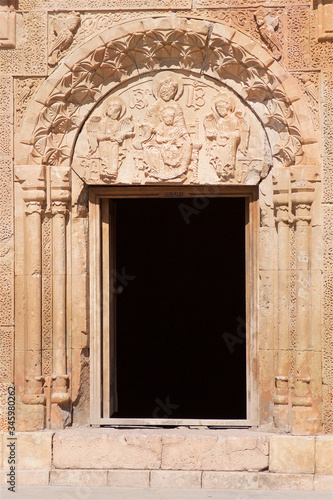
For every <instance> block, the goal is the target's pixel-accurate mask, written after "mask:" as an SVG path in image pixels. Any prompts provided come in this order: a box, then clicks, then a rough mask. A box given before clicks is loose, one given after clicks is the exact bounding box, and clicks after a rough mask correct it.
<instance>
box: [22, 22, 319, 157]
mask: <svg viewBox="0 0 333 500" xmlns="http://www.w3.org/2000/svg"><path fill="white" fill-rule="evenodd" d="M159 69H160V70H163V69H183V70H188V71H190V72H191V73H197V74H204V75H207V76H210V77H212V78H215V79H216V80H218V81H220V82H223V83H224V84H225V85H227V86H229V87H230V88H231V89H232V90H234V91H235V92H236V93H237V94H238V95H239V96H240V97H241V98H242V99H244V100H245V101H246V102H247V104H248V105H249V107H250V108H252V110H253V111H254V113H255V114H256V115H257V116H258V117H259V119H260V120H261V122H262V124H263V126H264V127H265V129H266V133H267V136H268V139H269V141H270V144H271V149H272V155H273V162H274V165H275V166H289V165H293V164H297V163H302V164H304V163H308V164H309V163H310V164H311V163H312V164H313V163H317V162H318V156H317V155H318V148H317V147H314V146H315V143H316V142H317V140H316V133H315V131H314V130H313V125H312V121H311V117H310V114H309V112H308V110H307V107H306V105H304V103H302V102H301V101H300V100H299V99H300V95H301V92H300V90H299V88H298V87H297V84H296V82H295V80H294V79H293V78H292V77H290V75H289V74H288V73H287V72H286V71H285V70H284V69H283V68H282V66H281V65H280V64H278V63H277V62H276V61H275V60H274V59H273V58H272V57H271V56H270V54H269V53H268V51H266V50H265V49H263V48H262V47H261V46H260V45H258V44H257V43H255V42H254V41H253V40H251V39H250V38H249V37H247V36H246V35H244V34H242V33H240V32H238V31H236V30H235V29H233V28H230V27H227V26H224V25H221V24H216V23H209V22H206V21H201V20H190V19H180V18H178V19H171V18H169V17H165V18H155V19H145V20H141V21H132V22H128V23H124V24H123V25H120V26H117V27H114V28H110V29H109V30H107V31H105V32H103V33H102V34H101V35H98V36H96V37H95V38H93V39H92V40H90V41H89V42H87V43H86V44H85V45H83V46H82V47H80V48H79V49H77V50H76V51H75V52H74V53H73V54H72V55H70V56H69V57H67V58H66V59H64V60H63V62H62V64H61V65H60V66H59V67H58V68H57V69H56V70H55V71H54V72H53V73H52V74H51V75H50V76H49V78H48V79H47V80H46V81H45V82H44V84H42V86H41V87H40V89H39V90H38V92H37V94H36V95H35V98H34V101H33V103H32V105H31V106H30V108H29V109H28V113H27V116H26V118H25V121H24V123H23V127H22V130H21V142H22V143H23V144H27V145H29V146H30V147H29V151H28V152H27V154H26V157H25V158H22V157H21V158H20V160H19V161H20V162H21V163H24V164H51V165H64V166H65V165H70V164H71V156H72V153H73V148H74V144H75V139H76V137H77V134H78V132H79V130H80V128H81V126H82V124H83V123H84V121H85V119H86V118H87V116H88V115H89V113H90V112H91V110H92V109H93V108H94V106H95V105H96V104H97V103H98V102H99V101H100V100H101V99H102V98H103V97H104V96H105V95H107V94H108V93H109V92H110V91H112V90H113V89H114V88H115V87H116V86H117V85H118V84H119V83H120V82H123V81H125V80H127V79H129V78H131V77H134V76H137V75H140V74H144V73H149V72H151V71H156V70H159Z"/></svg>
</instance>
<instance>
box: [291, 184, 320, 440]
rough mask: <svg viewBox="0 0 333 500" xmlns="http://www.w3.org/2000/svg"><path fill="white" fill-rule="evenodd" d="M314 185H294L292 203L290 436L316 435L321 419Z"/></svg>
mask: <svg viewBox="0 0 333 500" xmlns="http://www.w3.org/2000/svg"><path fill="white" fill-rule="evenodd" d="M314 191H315V188H314V185H313V184H311V183H310V182H305V181H302V182H295V183H294V184H293V185H292V193H291V201H292V207H293V212H294V220H295V225H296V227H295V230H296V349H295V373H294V380H293V385H294V392H293V397H292V432H293V433H295V434H306V433H311V434H312V433H316V432H318V429H319V426H320V419H318V418H317V417H318V415H315V413H316V412H315V411H312V408H311V407H312V404H313V401H312V393H311V381H312V374H311V358H312V356H313V353H312V352H311V341H310V339H311V337H310V333H311V332H310V325H311V292H312V291H311V255H310V248H311V246H310V241H311V219H312V217H311V207H312V203H313V202H314V200H315V194H314Z"/></svg>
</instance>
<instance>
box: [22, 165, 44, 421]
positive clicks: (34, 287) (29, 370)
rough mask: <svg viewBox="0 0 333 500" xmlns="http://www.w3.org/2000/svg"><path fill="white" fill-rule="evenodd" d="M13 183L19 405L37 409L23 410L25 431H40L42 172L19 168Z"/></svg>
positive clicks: (42, 399) (32, 168)
mask: <svg viewBox="0 0 333 500" xmlns="http://www.w3.org/2000/svg"><path fill="white" fill-rule="evenodd" d="M15 176H16V180H18V181H19V182H20V183H21V185H22V192H23V199H24V202H25V205H26V208H25V214H26V216H25V245H24V246H25V249H24V255H25V276H26V278H25V290H26V297H27V311H26V333H25V337H26V340H25V380H26V385H25V390H24V394H23V396H22V402H23V403H25V404H26V405H34V406H40V408H39V409H38V408H32V409H31V411H29V410H25V418H26V420H27V430H30V429H31V430H37V429H43V428H44V425H45V407H44V404H45V395H44V394H43V376H42V226H41V224H42V213H43V206H44V200H45V179H44V168H43V167H40V166H39V167H35V166H30V165H27V166H20V167H16V169H15Z"/></svg>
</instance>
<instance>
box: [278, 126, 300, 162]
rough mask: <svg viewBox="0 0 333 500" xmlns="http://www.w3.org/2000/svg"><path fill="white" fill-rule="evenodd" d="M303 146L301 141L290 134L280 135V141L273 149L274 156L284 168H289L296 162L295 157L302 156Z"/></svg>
mask: <svg viewBox="0 0 333 500" xmlns="http://www.w3.org/2000/svg"><path fill="white" fill-rule="evenodd" d="M301 152H302V145H301V143H300V141H299V140H298V139H297V138H296V137H293V136H291V135H289V134H288V133H284V134H281V135H280V140H279V141H278V142H277V143H276V145H275V146H274V147H273V156H274V157H275V158H276V159H277V160H278V161H279V162H280V163H281V164H282V166H284V167H289V166H290V165H292V164H293V163H294V161H295V155H297V154H301Z"/></svg>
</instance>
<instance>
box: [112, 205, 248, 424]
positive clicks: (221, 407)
mask: <svg viewBox="0 0 333 500" xmlns="http://www.w3.org/2000/svg"><path fill="white" fill-rule="evenodd" d="M114 204H115V212H116V269H117V273H116V276H117V282H116V283H115V285H114V288H113V289H114V290H115V292H114V293H115V295H116V336H117V349H116V351H117V353H116V358H117V392H118V411H117V412H116V413H114V414H113V415H112V416H113V417H116V418H172V419H245V418H246V341H245V311H246V309H245V221H246V217H245V208H246V206H245V205H246V202H245V198H242V197H239V198H221V197H216V198H180V199H159V198H157V199H155V198H154V199H146V198H145V199H120V200H119V199H118V200H116V201H114Z"/></svg>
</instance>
